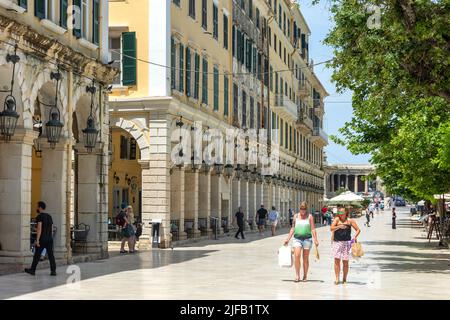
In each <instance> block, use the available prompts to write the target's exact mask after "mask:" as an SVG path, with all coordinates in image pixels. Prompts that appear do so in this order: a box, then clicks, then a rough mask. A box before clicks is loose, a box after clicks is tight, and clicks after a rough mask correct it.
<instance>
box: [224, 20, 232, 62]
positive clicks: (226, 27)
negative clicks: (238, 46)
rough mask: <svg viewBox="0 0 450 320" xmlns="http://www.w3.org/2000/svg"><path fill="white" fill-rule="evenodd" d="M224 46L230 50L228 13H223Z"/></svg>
mask: <svg viewBox="0 0 450 320" xmlns="http://www.w3.org/2000/svg"><path fill="white" fill-rule="evenodd" d="M223 47H224V48H225V49H227V50H228V17H227V16H226V15H223ZM233 55H234V53H233Z"/></svg>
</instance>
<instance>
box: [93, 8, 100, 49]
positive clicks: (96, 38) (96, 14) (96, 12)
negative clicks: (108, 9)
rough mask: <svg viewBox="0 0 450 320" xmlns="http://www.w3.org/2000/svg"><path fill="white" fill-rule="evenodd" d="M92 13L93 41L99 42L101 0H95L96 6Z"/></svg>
mask: <svg viewBox="0 0 450 320" xmlns="http://www.w3.org/2000/svg"><path fill="white" fill-rule="evenodd" d="M92 11H93V13H92V42H93V43H95V44H98V43H99V38H100V37H99V32H100V23H99V20H100V4H99V0H94V8H93V10H92Z"/></svg>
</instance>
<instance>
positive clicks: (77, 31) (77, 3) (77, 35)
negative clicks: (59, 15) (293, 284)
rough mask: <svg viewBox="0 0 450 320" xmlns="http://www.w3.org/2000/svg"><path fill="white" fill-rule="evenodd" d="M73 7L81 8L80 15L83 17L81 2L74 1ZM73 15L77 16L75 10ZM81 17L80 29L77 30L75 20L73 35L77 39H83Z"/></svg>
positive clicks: (79, 0) (78, 0)
mask: <svg viewBox="0 0 450 320" xmlns="http://www.w3.org/2000/svg"><path fill="white" fill-rule="evenodd" d="M72 5H73V7H78V8H80V15H81V0H72ZM72 15H73V16H74V15H75V10H72ZM81 20H82V19H81V16H80V17H79V21H80V26H79V28H78V29H76V26H75V19H74V20H73V35H74V36H75V37H77V38H81V23H82V22H81Z"/></svg>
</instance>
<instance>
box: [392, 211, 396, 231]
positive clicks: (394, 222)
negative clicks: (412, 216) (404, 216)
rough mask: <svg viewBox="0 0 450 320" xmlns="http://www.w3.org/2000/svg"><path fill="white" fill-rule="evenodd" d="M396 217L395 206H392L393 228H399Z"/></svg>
mask: <svg viewBox="0 0 450 320" xmlns="http://www.w3.org/2000/svg"><path fill="white" fill-rule="evenodd" d="M396 219H397V214H396V213H395V208H392V229H397V225H396Z"/></svg>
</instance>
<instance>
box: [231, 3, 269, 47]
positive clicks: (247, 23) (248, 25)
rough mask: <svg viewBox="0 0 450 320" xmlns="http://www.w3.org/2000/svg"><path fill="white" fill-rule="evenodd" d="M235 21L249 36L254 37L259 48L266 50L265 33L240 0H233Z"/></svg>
mask: <svg viewBox="0 0 450 320" xmlns="http://www.w3.org/2000/svg"><path fill="white" fill-rule="evenodd" d="M233 21H234V23H235V24H237V25H238V26H239V27H240V29H241V31H243V32H244V33H245V34H246V35H247V36H248V37H249V38H251V39H253V41H254V42H255V44H256V46H257V47H258V49H259V50H261V51H263V52H265V45H264V41H263V34H262V31H261V30H260V29H258V28H257V27H256V25H255V23H254V21H253V20H251V19H250V18H249V17H248V16H247V14H246V13H245V12H244V10H243V9H242V8H241V6H240V4H239V1H237V0H233Z"/></svg>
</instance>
